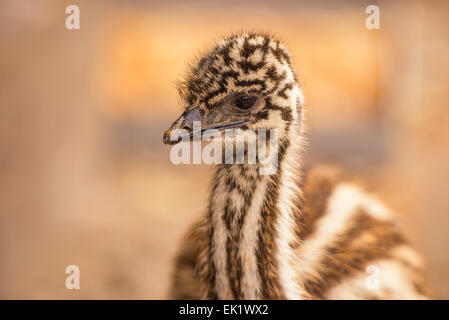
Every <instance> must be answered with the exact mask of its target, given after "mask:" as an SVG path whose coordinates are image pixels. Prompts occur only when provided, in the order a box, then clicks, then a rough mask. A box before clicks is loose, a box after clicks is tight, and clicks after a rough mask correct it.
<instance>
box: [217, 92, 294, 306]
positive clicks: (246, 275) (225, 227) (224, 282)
mask: <svg viewBox="0 0 449 320" xmlns="http://www.w3.org/2000/svg"><path fill="white" fill-rule="evenodd" d="M297 92H298V94H300V92H299V89H298V90H297ZM294 101H295V107H296V106H301V105H302V101H301V99H300V98H299V97H296V99H295V100H294ZM301 130H302V109H300V110H296V108H293V121H292V122H291V123H290V124H289V125H288V130H287V131H286V134H285V135H284V136H283V137H282V139H281V141H280V144H279V155H278V161H279V162H278V164H279V166H278V170H277V172H276V173H275V174H273V175H260V173H259V170H258V169H259V165H238V164H233V165H220V166H219V167H218V168H217V172H216V175H215V180H214V181H215V184H214V186H213V190H212V194H211V198H210V206H209V216H208V219H209V225H210V255H209V258H210V261H211V262H210V268H211V269H212V270H210V271H211V272H210V273H211V274H212V275H213V276H212V277H211V282H212V283H211V292H212V295H214V296H216V297H217V298H219V299H301V298H302V297H303V290H302V289H301V286H300V284H299V283H298V282H297V280H296V275H295V271H294V265H296V261H295V259H296V258H295V255H294V254H293V250H294V249H293V248H294V247H295V246H297V245H298V241H299V239H297V237H296V223H295V221H296V219H295V217H296V215H298V214H299V210H298V208H297V204H298V198H299V197H300V196H301V192H300V190H299V189H298V183H297V178H298V173H297V171H296V169H297V168H296V167H297V166H298V165H297V164H298V162H299V160H300V150H301V145H302V138H301ZM210 295H211V294H210Z"/></svg>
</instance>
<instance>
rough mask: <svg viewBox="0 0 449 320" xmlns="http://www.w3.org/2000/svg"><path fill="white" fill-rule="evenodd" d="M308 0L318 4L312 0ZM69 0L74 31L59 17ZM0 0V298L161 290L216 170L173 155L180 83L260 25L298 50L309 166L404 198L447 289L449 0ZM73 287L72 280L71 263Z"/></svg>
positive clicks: (407, 216)
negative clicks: (231, 38)
mask: <svg viewBox="0 0 449 320" xmlns="http://www.w3.org/2000/svg"><path fill="white" fill-rule="evenodd" d="M312 3H313V4H312ZM69 4H77V5H79V7H80V11H81V29H80V30H75V31H68V30H66V29H65V19H66V14H65V7H66V6H67V5H69ZM368 4H372V2H362V3H360V2H358V1H347V2H344V1H343V2H342V1H339V2H338V4H335V3H334V2H333V1H324V2H319V3H317V1H310V2H309V3H306V2H298V1H273V2H268V1H249V2H243V1H226V2H225V1H223V2H216V1H200V2H195V1H183V2H180V3H176V2H174V1H166V2H163V3H162V2H161V3H153V2H151V1H137V0H135V1H107V0H103V1H100V0H97V1H87V0H86V1H81V0H80V1H57V0H54V1H31V0H29V1H25V0H21V1H12V0H10V1H2V2H0V43H1V50H0V108H1V109H0V298H44V299H46V298H69V299H71V298H87V299H89V298H106V299H107V298H154V299H160V298H165V297H166V294H167V287H168V280H169V274H170V272H171V259H172V257H173V255H174V253H175V250H176V248H177V246H178V245H179V241H180V236H181V235H182V233H183V232H184V231H185V230H186V228H187V227H188V224H189V222H190V221H192V219H193V218H194V217H195V216H197V215H198V214H200V213H201V212H202V210H203V209H204V208H205V206H206V199H207V196H208V183H209V179H210V175H211V168H210V167H207V166H194V165H191V166H174V165H172V164H171V163H170V161H169V148H168V147H166V146H164V145H162V141H161V140H162V139H161V138H162V133H163V130H164V129H166V128H167V127H168V125H169V124H170V123H171V121H172V120H174V119H175V117H177V115H178V114H179V112H180V110H181V109H182V106H181V105H180V102H179V99H178V97H177V93H176V90H175V87H174V85H173V83H174V81H175V80H176V79H177V77H178V76H179V75H181V74H182V72H183V70H184V66H185V62H186V60H187V59H189V58H191V57H193V56H194V55H195V54H199V53H200V52H201V51H202V50H204V49H207V48H208V47H209V46H210V45H211V43H212V42H213V41H214V40H216V39H219V38H220V37H221V36H222V35H226V34H229V33H231V32H233V31H238V30H240V29H255V30H266V31H270V32H273V33H275V34H277V35H278V36H279V37H280V38H281V39H283V40H284V41H285V43H286V44H287V46H288V47H289V48H290V50H291V52H292V55H293V56H294V62H295V64H296V67H297V71H298V74H299V78H300V79H301V80H302V84H303V88H304V92H305V97H306V103H307V107H308V111H309V113H308V125H309V128H310V148H309V152H308V156H307V157H306V161H307V163H312V162H313V163H315V162H327V163H329V162H331V163H335V164H338V165H341V166H343V167H344V168H346V169H347V171H348V172H349V173H351V174H354V175H356V176H359V177H360V178H361V179H363V180H364V181H366V186H367V187H368V188H369V189H370V190H373V191H375V192H376V193H377V194H378V195H379V197H380V198H382V199H384V200H385V201H387V202H388V203H389V204H390V205H391V207H392V208H393V209H394V210H395V211H397V212H398V217H399V220H400V221H401V222H402V223H403V224H404V225H405V227H406V228H407V230H408V233H409V236H410V238H411V239H412V241H413V243H414V244H415V246H416V247H417V249H418V250H419V251H420V252H421V253H422V254H423V255H424V257H425V259H426V262H427V265H428V271H429V272H428V276H429V279H430V281H431V284H432V288H433V290H434V292H435V296H436V297H438V298H449V292H448V268H449V267H448V254H449V248H448V243H449V239H448V227H449V222H448V195H449V190H448V179H449V177H448V163H449V162H448V85H449V84H448V5H447V2H446V1H432V3H430V2H426V1H384V2H378V3H377V4H378V5H379V7H380V10H381V29H380V30H379V31H369V30H367V29H366V28H365V18H366V14H365V7H366V6H367V5H368ZM71 264H75V265H78V266H79V267H80V270H81V290H72V291H69V290H67V289H66V288H65V277H66V274H65V268H66V266H67V265H71Z"/></svg>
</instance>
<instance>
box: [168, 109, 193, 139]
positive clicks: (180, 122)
mask: <svg viewBox="0 0 449 320" xmlns="http://www.w3.org/2000/svg"><path fill="white" fill-rule="evenodd" d="M201 119H202V116H201V112H200V109H199V107H195V108H192V109H188V110H186V111H184V113H183V114H182V115H181V116H180V117H179V118H178V119H177V120H176V121H175V122H173V124H172V125H171V127H170V128H169V129H168V130H167V131H165V133H164V137H163V139H162V140H163V141H164V143H165V144H176V143H178V142H180V141H181V138H182V133H177V131H178V130H179V129H183V130H185V131H187V133H188V134H189V135H191V134H192V132H193V122H194V121H201Z"/></svg>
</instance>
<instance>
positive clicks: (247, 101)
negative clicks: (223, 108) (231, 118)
mask: <svg viewBox="0 0 449 320" xmlns="http://www.w3.org/2000/svg"><path fill="white" fill-rule="evenodd" d="M256 102H257V97H255V96H240V97H238V98H237V99H235V101H234V106H235V107H236V108H237V109H241V110H248V109H251V107H253V106H254V105H255V104H256Z"/></svg>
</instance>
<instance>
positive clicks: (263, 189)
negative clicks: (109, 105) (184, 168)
mask: <svg viewBox="0 0 449 320" xmlns="http://www.w3.org/2000/svg"><path fill="white" fill-rule="evenodd" d="M179 89H180V94H181V97H182V98H183V101H184V102H185V103H186V105H187V108H186V111H185V112H184V113H183V115H181V117H180V118H179V119H178V120H176V121H175V122H174V123H173V125H172V127H171V128H170V129H169V130H167V132H166V134H165V136H164V141H165V142H166V143H169V142H170V141H173V139H171V138H170V136H172V134H173V132H174V130H176V129H186V130H187V131H189V130H190V131H189V132H191V129H192V122H193V121H201V124H202V125H203V127H205V128H206V129H207V128H218V129H220V128H222V129H224V128H228V127H229V126H233V127H238V128H239V129H240V130H241V132H242V133H244V132H245V131H248V130H250V129H252V130H260V129H264V130H271V129H276V130H277V132H278V139H279V149H278V151H277V152H276V157H277V170H276V171H275V173H274V174H271V175H262V174H260V169H261V167H263V166H265V165H266V164H248V163H246V164H220V165H218V166H217V168H216V173H215V176H214V179H213V183H212V189H211V194H210V198H209V205H208V210H207V212H206V213H205V214H204V215H203V216H202V217H201V219H200V220H199V221H198V222H197V223H196V224H194V225H193V226H192V228H191V229H190V231H189V233H188V235H187V237H186V241H184V243H183V246H182V248H181V250H180V252H179V255H178V257H177V259H176V264H175V270H174V277H173V283H172V288H171V295H172V298H175V299H326V298H328V299H407V298H410V299H420V298H426V297H427V296H428V291H427V286H426V283H425V281H424V280H423V276H422V274H423V266H422V262H421V259H420V257H419V255H418V254H417V253H416V252H415V251H414V250H413V249H412V248H411V247H410V245H409V243H408V241H407V239H406V238H405V237H404V236H403V235H402V233H401V231H400V230H399V227H398V226H397V225H396V224H395V223H394V220H393V217H392V214H391V212H390V210H389V209H387V208H386V207H385V206H384V205H383V204H382V203H381V202H380V201H378V200H377V199H375V198H374V197H372V196H371V195H368V194H366V193H365V192H364V191H362V190H361V189H360V188H358V187H357V186H356V185H354V184H352V183H350V182H349V181H346V180H345V178H344V177H343V176H341V174H340V173H339V172H338V171H336V170H334V169H330V168H317V169H315V170H312V171H311V172H309V173H308V174H307V175H306V174H304V173H303V170H302V168H301V154H302V152H303V145H304V136H305V132H304V131H305V130H304V125H303V119H304V112H305V110H304V102H303V96H302V92H301V89H300V87H299V82H298V79H297V77H296V72H295V70H294V67H293V65H292V62H291V58H290V54H289V53H288V51H287V49H286V48H285V47H284V46H283V45H282V44H281V43H280V42H279V41H277V40H275V39H273V38H272V37H271V36H268V35H265V34H239V35H234V36H232V37H229V38H227V39H224V40H222V41H220V42H219V43H218V44H217V45H216V47H215V48H214V49H212V50H211V51H209V52H207V53H206V54H205V55H204V56H203V57H202V58H201V59H200V60H199V61H198V62H197V63H196V64H194V65H192V67H191V69H190V72H189V73H188V74H187V77H186V79H185V80H184V81H182V82H180V84H179ZM175 142H176V141H175ZM268 163H270V162H268ZM367 268H370V270H376V271H378V276H379V278H378V279H377V280H378V281H374V282H373V281H371V282H369V281H367V279H368V277H370V274H367V273H366V270H367ZM370 280H372V279H370ZM368 283H371V284H373V283H374V285H369V284H368Z"/></svg>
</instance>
